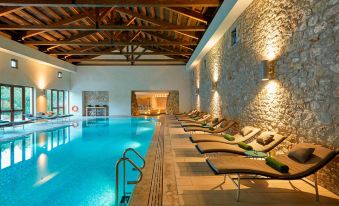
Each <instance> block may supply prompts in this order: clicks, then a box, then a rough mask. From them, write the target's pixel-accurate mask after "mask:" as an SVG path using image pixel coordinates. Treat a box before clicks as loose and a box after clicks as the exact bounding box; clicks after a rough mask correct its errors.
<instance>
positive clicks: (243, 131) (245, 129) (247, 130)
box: [240, 126, 253, 136]
mask: <svg viewBox="0 0 339 206" xmlns="http://www.w3.org/2000/svg"><path fill="white" fill-rule="evenodd" d="M252 130H253V127H249V126H245V127H244V128H242V129H241V130H240V134H241V135H242V136H246V135H248V134H249V133H250V132H252Z"/></svg>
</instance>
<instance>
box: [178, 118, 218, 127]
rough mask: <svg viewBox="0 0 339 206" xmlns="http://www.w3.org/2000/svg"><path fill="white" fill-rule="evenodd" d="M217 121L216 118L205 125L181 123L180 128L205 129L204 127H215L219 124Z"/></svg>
mask: <svg viewBox="0 0 339 206" xmlns="http://www.w3.org/2000/svg"><path fill="white" fill-rule="evenodd" d="M219 122H220V121H219V119H218V118H214V119H212V120H211V119H210V121H209V122H207V123H206V124H205V125H204V124H203V123H198V122H190V123H185V124H184V123H182V124H181V126H182V127H206V126H211V127H215V125H217V124H218V123H219Z"/></svg>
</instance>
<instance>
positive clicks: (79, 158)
mask: <svg viewBox="0 0 339 206" xmlns="http://www.w3.org/2000/svg"><path fill="white" fill-rule="evenodd" d="M155 123H156V120H155V119H144V118H98V119H92V120H87V121H82V122H79V124H78V125H76V127H73V126H68V127H62V128H58V129H55V130H49V131H43V132H36V133H33V134H30V135H28V136H25V137H21V138H17V139H15V140H12V141H8V142H1V143H0V148H1V152H0V160H1V161H0V205H2V206H7V205H11V206H12V205H13V206H16V205H20V206H21V205H22V206H28V205H34V206H37V205H43V206H47V205H48V206H49V205H58V206H60V205H65V206H66V205H67V206H71V205H91V206H94V205H114V202H115V163H116V161H117V160H118V159H119V158H120V157H121V155H122V153H123V151H124V149H126V148H129V147H132V148H135V149H136V150H137V151H138V152H139V153H140V154H141V155H142V156H145V155H146V153H147V150H148V147H149V144H150V141H151V138H152V136H153V132H154V129H155ZM128 156H129V157H130V158H131V159H132V160H133V161H134V162H135V163H136V164H137V165H141V161H140V160H139V159H138V158H137V157H136V156H135V155H134V154H132V153H131V154H129V155H128ZM120 171H121V172H120V174H122V170H120ZM137 176H138V173H137V172H136V171H134V170H132V168H131V167H128V170H127V180H136V179H137ZM119 179H120V182H121V179H122V177H121V178H119ZM133 188H134V185H128V187H127V191H128V192H132V190H133ZM119 191H120V192H121V191H122V184H121V186H120V188H119ZM120 195H122V194H121V193H120ZM119 199H120V198H119Z"/></svg>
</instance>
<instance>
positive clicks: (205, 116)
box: [180, 114, 212, 127]
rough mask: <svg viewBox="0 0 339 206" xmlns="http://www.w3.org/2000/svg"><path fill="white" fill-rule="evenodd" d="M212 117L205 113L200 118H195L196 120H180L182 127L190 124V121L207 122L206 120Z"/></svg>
mask: <svg viewBox="0 0 339 206" xmlns="http://www.w3.org/2000/svg"><path fill="white" fill-rule="evenodd" d="M211 118H212V116H211V115H210V114H205V115H204V116H202V117H201V118H200V119H197V120H187V121H183V122H181V123H180V124H181V126H182V127H185V126H187V125H190V124H192V123H198V124H199V123H200V124H202V123H204V122H207V121H208V120H210V119H211Z"/></svg>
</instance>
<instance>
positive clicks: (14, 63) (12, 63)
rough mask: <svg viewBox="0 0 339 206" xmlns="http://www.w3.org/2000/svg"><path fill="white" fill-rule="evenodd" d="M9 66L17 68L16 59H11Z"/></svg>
mask: <svg viewBox="0 0 339 206" xmlns="http://www.w3.org/2000/svg"><path fill="white" fill-rule="evenodd" d="M11 68H12V69H17V68H18V60H16V59H11Z"/></svg>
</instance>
